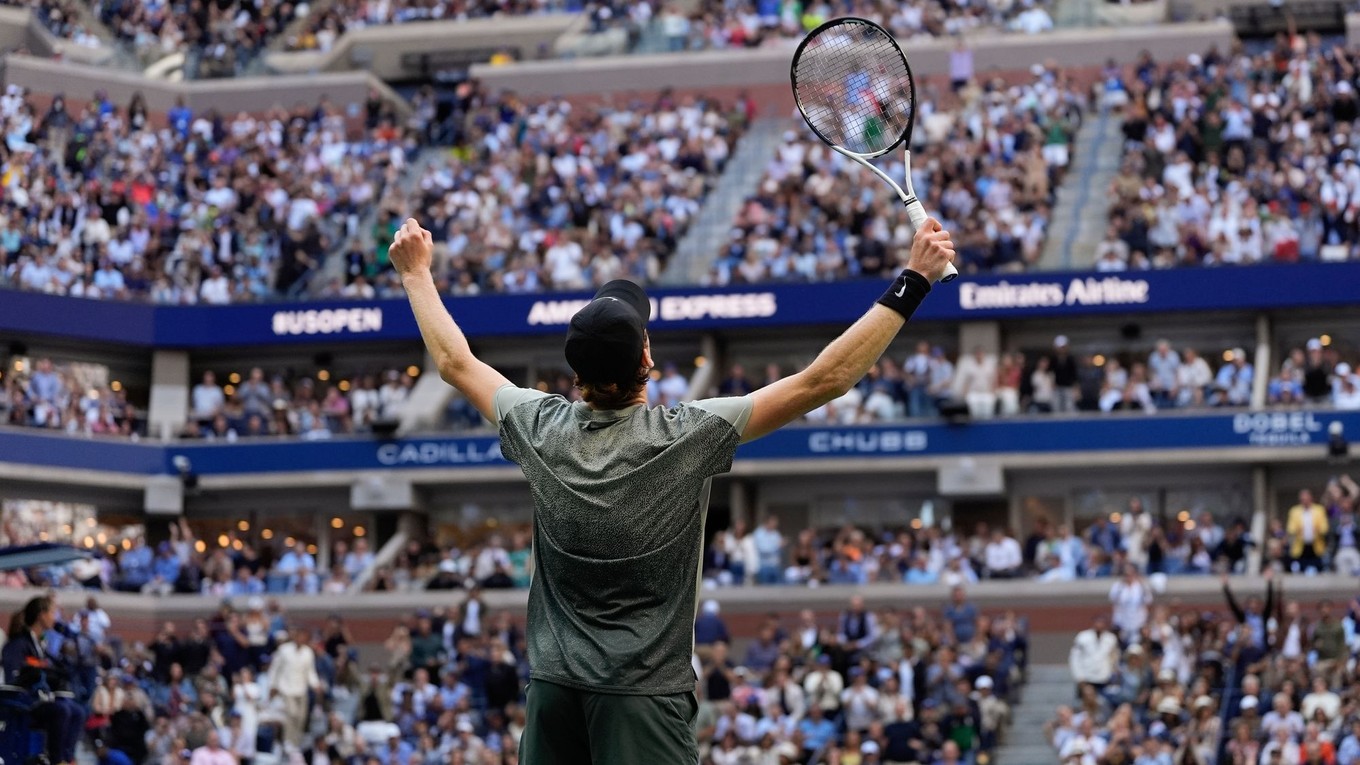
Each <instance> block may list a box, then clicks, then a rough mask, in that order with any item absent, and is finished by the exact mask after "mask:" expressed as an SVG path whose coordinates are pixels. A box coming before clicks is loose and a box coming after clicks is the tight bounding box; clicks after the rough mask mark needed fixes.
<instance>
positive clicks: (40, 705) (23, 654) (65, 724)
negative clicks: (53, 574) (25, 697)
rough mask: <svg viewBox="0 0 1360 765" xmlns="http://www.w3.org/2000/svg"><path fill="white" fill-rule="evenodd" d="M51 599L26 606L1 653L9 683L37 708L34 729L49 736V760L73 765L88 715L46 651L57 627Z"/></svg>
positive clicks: (43, 598)
mask: <svg viewBox="0 0 1360 765" xmlns="http://www.w3.org/2000/svg"><path fill="white" fill-rule="evenodd" d="M56 611H57V608H56V602H55V601H54V600H53V598H52V596H51V595H40V596H38V597H36V598H33V599H32V600H30V601H28V603H27V604H25V605H24V609H23V612H22V613H21V617H22V619H21V620H20V623H21V624H22V629H21V630H15V634H11V635H10V637H9V642H7V643H5V647H4V649H3V650H2V651H0V666H3V668H4V671H5V682H6V683H8V684H9V685H13V686H18V687H20V688H23V689H25V690H26V691H28V693H29V694H30V697H31V698H30V701H31V703H32V704H33V726H34V728H38V729H41V730H43V731H45V732H46V733H47V756H48V759H49V760H50V761H51V762H52V763H53V765H62V764H63V763H73V762H75V758H76V744H77V742H79V741H80V736H81V732H82V731H83V730H84V728H85V717H86V713H85V709H84V707H82V706H81V705H80V704H79V703H77V702H76V700H75V699H74V698H73V696H72V694H71V693H70V685H69V676H68V673H67V672H66V671H65V670H63V669H62V668H61V666H60V664H59V663H58V662H57V661H56V660H55V659H54V658H53V656H52V655H51V654H50V653H49V652H48V651H47V637H46V636H47V633H48V631H49V630H51V629H52V628H53V626H54V625H55V624H56Z"/></svg>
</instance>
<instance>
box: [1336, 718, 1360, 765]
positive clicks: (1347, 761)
mask: <svg viewBox="0 0 1360 765" xmlns="http://www.w3.org/2000/svg"><path fill="white" fill-rule="evenodd" d="M1357 763H1360V718H1357V719H1353V720H1351V732H1350V735H1348V736H1346V737H1345V738H1344V739H1342V740H1341V746H1340V747H1338V748H1337V750H1336V765H1357Z"/></svg>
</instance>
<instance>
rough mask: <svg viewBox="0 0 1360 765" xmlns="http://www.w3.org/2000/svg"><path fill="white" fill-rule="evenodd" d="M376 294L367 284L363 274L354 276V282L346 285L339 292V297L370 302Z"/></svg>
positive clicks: (370, 285) (371, 286) (366, 278)
mask: <svg viewBox="0 0 1360 765" xmlns="http://www.w3.org/2000/svg"><path fill="white" fill-rule="evenodd" d="M376 294H377V291H376V290H374V289H373V285H372V284H369V283H368V277H366V276H364V275H363V274H356V275H355V277H354V281H352V282H350V283H349V284H346V285H345V286H344V288H342V289H341V290H340V296H341V297H347V298H352V299H354V300H372V299H373V298H374V296H375V295H376Z"/></svg>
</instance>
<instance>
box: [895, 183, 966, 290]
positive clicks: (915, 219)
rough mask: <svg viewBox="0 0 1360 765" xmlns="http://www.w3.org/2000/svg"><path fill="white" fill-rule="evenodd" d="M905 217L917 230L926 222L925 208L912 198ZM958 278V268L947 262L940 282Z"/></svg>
mask: <svg viewBox="0 0 1360 765" xmlns="http://www.w3.org/2000/svg"><path fill="white" fill-rule="evenodd" d="M907 217H908V218H910V219H911V227H912V228H914V229H916V230H917V231H920V230H921V227H922V226H924V225H925V224H926V208H925V206H924V205H922V204H921V202H920V201H919V200H916V199H913V200H911V201H910V202H908V203H907ZM957 278H959V269H957V268H955V267H954V264H953V263H949V264H948V265H946V266H945V267H944V276H941V277H940V283H941V284H944V283H947V282H952V281H954V280H955V279H957Z"/></svg>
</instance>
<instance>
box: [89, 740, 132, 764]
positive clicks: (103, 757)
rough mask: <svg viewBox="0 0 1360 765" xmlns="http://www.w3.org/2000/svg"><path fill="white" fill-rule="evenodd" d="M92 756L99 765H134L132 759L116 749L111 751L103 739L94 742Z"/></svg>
mask: <svg viewBox="0 0 1360 765" xmlns="http://www.w3.org/2000/svg"><path fill="white" fill-rule="evenodd" d="M94 754H95V757H96V758H97V760H98V762H99V765H134V763H133V762H132V758H131V757H128V756H127V755H126V754H124V753H123V752H122V751H120V750H118V749H111V748H109V745H108V744H106V743H104V740H103V739H96V740H95V742H94Z"/></svg>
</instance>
